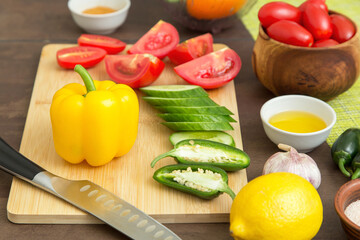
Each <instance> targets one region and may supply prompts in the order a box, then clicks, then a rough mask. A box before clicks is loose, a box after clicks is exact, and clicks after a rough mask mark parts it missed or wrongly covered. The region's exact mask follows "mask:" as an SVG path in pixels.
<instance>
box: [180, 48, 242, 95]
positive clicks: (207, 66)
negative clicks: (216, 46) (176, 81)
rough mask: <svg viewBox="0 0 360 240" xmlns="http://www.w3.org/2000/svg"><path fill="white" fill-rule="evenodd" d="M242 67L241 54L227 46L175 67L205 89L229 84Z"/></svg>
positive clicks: (181, 75) (182, 75) (184, 77)
mask: <svg viewBox="0 0 360 240" xmlns="http://www.w3.org/2000/svg"><path fill="white" fill-rule="evenodd" d="M240 69H241V59H240V57H239V55H238V54H237V53H236V52H235V51H234V50H232V49H230V48H227V47H226V48H223V49H221V50H218V51H216V52H212V53H209V54H207V55H204V56H202V57H199V58H196V59H194V60H192V61H189V62H187V63H184V64H181V65H179V66H176V67H175V68H174V70H175V72H176V73H177V74H178V75H179V76H180V77H182V78H183V79H184V80H185V81H187V82H188V83H190V84H193V85H198V86H201V87H203V88H205V89H213V88H218V87H221V86H223V85H225V84H227V83H228V82H230V81H231V80H233V79H234V78H235V77H236V75H237V74H238V73H239V71H240Z"/></svg>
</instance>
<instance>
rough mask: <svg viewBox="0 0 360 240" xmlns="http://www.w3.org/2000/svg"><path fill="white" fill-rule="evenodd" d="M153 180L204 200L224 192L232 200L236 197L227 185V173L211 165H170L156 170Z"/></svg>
mask: <svg viewBox="0 0 360 240" xmlns="http://www.w3.org/2000/svg"><path fill="white" fill-rule="evenodd" d="M153 178H154V179H155V180H156V181H158V182H159V183H162V184H164V185H166V186H168V187H172V188H175V189H177V190H179V191H182V192H186V193H190V194H193V195H195V196H198V197H200V198H204V199H213V198H215V197H217V196H219V194H221V193H223V192H225V193H227V194H229V195H230V197H231V198H232V199H234V198H235V196H236V195H235V193H234V192H233V191H232V190H231V189H230V187H229V186H228V184H227V183H228V176H227V174H226V172H225V171H224V170H222V169H221V168H218V167H214V166H210V165H185V164H175V165H168V166H165V167H162V168H159V169H158V170H156V171H155V173H154V175H153Z"/></svg>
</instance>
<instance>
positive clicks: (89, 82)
mask: <svg viewBox="0 0 360 240" xmlns="http://www.w3.org/2000/svg"><path fill="white" fill-rule="evenodd" d="M74 71H75V72H77V73H78V74H80V76H81V78H82V80H83V81H84V84H85V87H86V92H87V93H86V94H88V93H89V92H91V91H95V90H96V88H95V84H94V81H93V79H92V78H91V76H90V74H89V72H88V71H86V69H85V68H84V67H83V66H81V65H80V64H77V65H76V66H75V68H74ZM86 94H85V95H86Z"/></svg>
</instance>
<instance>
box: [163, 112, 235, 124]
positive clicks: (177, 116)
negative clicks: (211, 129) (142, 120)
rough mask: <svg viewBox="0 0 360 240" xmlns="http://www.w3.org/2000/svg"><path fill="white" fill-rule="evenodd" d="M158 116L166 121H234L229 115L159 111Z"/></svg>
mask: <svg viewBox="0 0 360 240" xmlns="http://www.w3.org/2000/svg"><path fill="white" fill-rule="evenodd" d="M158 116H159V117H161V118H162V119H164V120H165V121H167V122H236V120H235V119H233V118H232V117H231V116H229V115H215V114H186V113H160V114H158Z"/></svg>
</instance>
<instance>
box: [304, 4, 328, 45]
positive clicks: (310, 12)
mask: <svg viewBox="0 0 360 240" xmlns="http://www.w3.org/2000/svg"><path fill="white" fill-rule="evenodd" d="M302 23H303V26H304V27H305V28H306V29H307V30H308V31H309V32H311V34H312V35H313V37H314V39H315V40H321V39H329V38H330V37H331V34H332V31H333V30H332V26H331V21H330V17H329V14H328V13H327V12H326V11H324V9H322V8H321V7H320V6H318V5H315V4H307V5H306V7H305V10H304V12H303V15H302Z"/></svg>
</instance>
